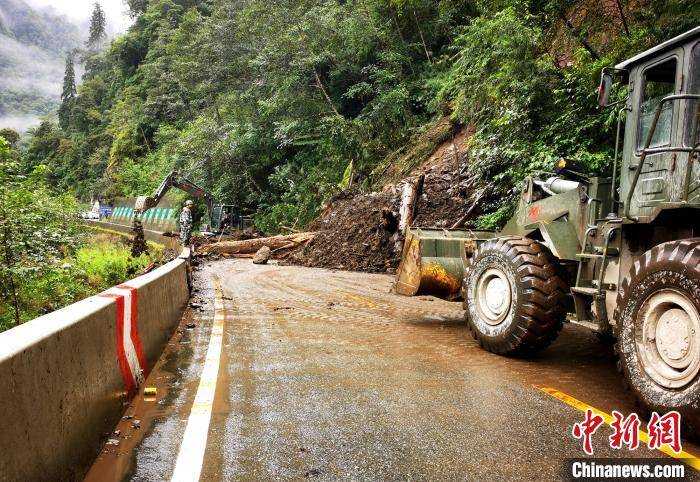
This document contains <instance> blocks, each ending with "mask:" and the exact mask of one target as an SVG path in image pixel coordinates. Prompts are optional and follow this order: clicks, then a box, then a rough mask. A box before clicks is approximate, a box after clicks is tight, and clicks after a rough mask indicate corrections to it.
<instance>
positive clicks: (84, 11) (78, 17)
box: [25, 0, 131, 37]
mask: <svg viewBox="0 0 700 482" xmlns="http://www.w3.org/2000/svg"><path fill="white" fill-rule="evenodd" d="M25 1H26V2H27V3H28V4H30V5H33V6H38V7H53V8H54V10H56V11H58V12H59V13H62V14H63V15H65V16H66V17H68V18H69V19H70V20H72V21H74V22H75V23H78V24H81V25H87V23H88V21H89V20H90V15H91V14H92V6H93V4H94V3H95V0H25ZM99 3H100V5H102V9H103V10H104V11H105V15H106V16H107V32H108V33H109V34H110V37H113V36H114V34H115V33H122V32H125V31H126V29H127V28H128V27H129V25H131V19H130V18H129V15H128V14H127V6H126V4H125V3H124V2H123V0H100V2H99Z"/></svg>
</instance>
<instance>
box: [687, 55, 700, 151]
mask: <svg viewBox="0 0 700 482" xmlns="http://www.w3.org/2000/svg"><path fill="white" fill-rule="evenodd" d="M688 93H689V94H700V42H698V43H696V44H695V47H693V51H692V52H691V55H690V88H689V89H688ZM698 103H699V102H698V101H697V100H690V101H688V115H687V116H686V117H687V118H688V127H687V129H686V138H685V145H686V146H691V144H692V143H693V131H692V129H693V116H696V115H700V112H698V111H697V110H696V109H697V108H698ZM695 122H696V124H695V125H696V126H697V127H696V129H697V131H698V133H697V137H696V138H695V139H696V140H695V142H700V118H698V119H697V120H696V121H695ZM691 147H692V146H691Z"/></svg>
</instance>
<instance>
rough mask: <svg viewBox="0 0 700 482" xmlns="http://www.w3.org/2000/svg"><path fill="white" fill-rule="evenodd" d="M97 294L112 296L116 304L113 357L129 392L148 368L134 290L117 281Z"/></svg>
mask: <svg viewBox="0 0 700 482" xmlns="http://www.w3.org/2000/svg"><path fill="white" fill-rule="evenodd" d="M99 296H102V297H104V298H112V299H113V300H114V301H115V303H116V304H117V360H118V362H119V370H120V371H121V373H122V378H123V379H124V385H125V387H126V390H127V391H128V392H129V393H130V394H131V393H133V392H134V391H135V390H136V389H137V388H138V387H139V386H140V385H141V384H143V381H144V380H145V378H146V373H147V371H148V367H147V361H146V356H145V355H144V352H143V346H142V345H141V338H140V337H139V326H138V296H137V290H136V288H134V287H132V286H128V285H119V286H115V287H114V288H110V289H108V290H107V291H104V292H103V293H100V294H99Z"/></svg>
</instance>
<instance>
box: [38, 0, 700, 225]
mask: <svg viewBox="0 0 700 482" xmlns="http://www.w3.org/2000/svg"><path fill="white" fill-rule="evenodd" d="M127 3H128V7H129V10H130V13H131V15H132V16H133V18H134V19H135V21H134V24H133V25H132V27H131V28H130V29H129V31H128V32H127V33H126V34H125V35H123V36H121V37H119V38H117V39H116V40H114V41H112V42H111V44H109V45H103V44H102V42H99V41H98V40H99V37H100V35H99V34H100V32H99V30H100V28H102V29H103V28H104V26H100V25H99V19H98V25H97V27H98V28H97V29H95V28H93V29H92V32H91V40H88V43H87V45H88V46H87V49H86V50H85V52H84V53H83V54H82V55H81V58H80V59H78V60H76V62H82V63H84V66H85V73H84V75H82V78H77V77H76V75H75V72H74V70H73V69H74V67H73V61H72V59H68V62H67V63H66V71H65V82H64V88H63V96H62V99H63V102H62V106H61V112H60V122H56V123H55V122H50V121H46V122H43V123H42V124H41V125H40V126H39V127H38V128H36V129H35V130H33V132H32V136H31V138H30V139H29V140H28V141H27V142H26V148H25V152H24V162H25V164H26V165H27V166H26V167H27V168H34V167H35V166H38V165H45V166H47V169H48V174H47V176H48V182H49V183H50V184H51V185H52V186H54V187H56V188H58V189H62V190H73V191H74V192H75V194H76V195H77V196H79V197H80V198H82V199H84V200H88V199H90V198H92V197H96V196H99V197H101V198H106V199H111V198H113V197H115V196H119V195H136V194H143V193H148V192H150V191H151V190H152V189H153V188H154V187H155V186H156V185H157V184H158V182H159V180H160V179H161V178H162V177H163V176H164V175H165V174H166V173H167V172H168V171H169V170H171V169H179V170H181V171H182V172H184V173H186V174H187V175H188V176H189V177H190V178H191V179H192V180H194V181H196V182H199V183H201V184H202V185H204V186H205V187H207V188H209V189H211V190H212V192H213V193H214V194H215V195H216V196H217V197H218V198H220V199H221V200H224V201H228V202H235V203H240V204H241V205H242V206H243V207H244V209H245V210H247V211H248V212H254V213H255V215H256V222H257V225H258V226H259V227H260V228H261V229H263V230H266V231H270V232H274V231H276V230H277V229H278V227H279V226H281V225H287V226H301V225H303V224H304V223H306V222H308V221H309V220H311V219H312V218H313V217H314V216H315V215H316V214H317V213H318V210H319V208H320V206H321V205H322V203H323V202H324V201H325V200H326V199H328V198H329V197H330V196H332V195H333V194H334V193H336V192H337V191H338V190H339V189H340V188H341V187H342V188H346V187H347V184H348V183H347V182H345V183H342V181H343V179H344V176H345V179H346V181H347V179H348V172H349V171H350V170H352V176H351V177H350V179H351V180H352V188H353V189H359V190H370V189H372V188H376V187H377V185H378V184H380V183H381V182H382V179H381V175H380V174H379V173H378V169H377V167H378V166H381V165H383V163H384V162H385V160H386V159H388V158H389V159H390V158H391V156H392V155H395V154H396V153H397V152H401V150H403V149H406V148H407V146H410V145H411V144H412V143H414V142H416V141H417V139H419V138H420V136H421V134H422V133H424V132H426V131H428V130H429V129H431V127H433V126H434V125H436V123H438V122H440V121H442V122H444V119H446V118H447V119H449V120H450V122H451V123H452V125H454V126H460V125H470V126H472V127H473V131H474V132H475V134H474V136H473V137H472V138H471V139H470V141H469V158H470V159H469V161H470V170H471V171H472V173H471V174H472V175H473V176H474V177H475V179H476V180H477V183H478V184H480V185H481V186H482V187H486V188H487V189H489V190H490V191H491V192H492V194H493V195H492V196H491V198H492V199H499V198H503V197H504V196H506V197H508V196H511V190H512V187H513V186H514V185H515V183H516V182H518V181H519V180H520V179H521V178H522V177H523V176H524V175H525V174H526V173H529V172H534V171H538V170H541V169H546V168H548V167H549V166H550V165H551V162H552V160H553V159H556V158H557V157H559V156H562V155H565V156H570V157H575V158H577V159H580V160H581V161H583V162H585V163H587V164H588V166H589V167H590V169H591V170H592V171H604V170H605V169H607V168H608V166H609V159H610V154H611V142H612V138H613V135H612V129H613V127H614V126H613V124H614V113H612V112H602V113H601V112H600V111H598V110H596V107H595V105H596V104H595V89H596V85H597V82H598V78H599V73H600V69H601V68H602V67H603V66H608V65H612V64H614V63H615V62H616V61H618V60H620V59H623V58H625V57H628V56H630V55H631V54H634V53H637V52H639V51H642V50H644V49H646V48H648V47H650V46H652V45H654V44H656V43H658V42H660V41H663V40H665V39H668V38H670V37H672V36H674V35H677V34H679V33H681V32H683V31H685V30H688V29H689V28H692V27H694V26H697V25H699V24H700V5H699V4H698V2H697V1H693V0H687V1H684V0H667V1H661V0H647V1H641V2H630V1H629V0H610V1H608V0H605V1H586V2H573V1H568V0H543V1H536V0H535V1H521V0H503V1H496V2H486V1H482V0H433V1H428V0H388V1H378V0H325V1H318V0H294V1H291V0H280V1H276V2H269V1H263V0H199V1H198V0H128V1H127ZM103 20H104V19H102V21H103ZM94 21H95V19H94V18H93V27H95V24H94ZM94 36H96V38H93V37H94ZM76 84H77V85H76ZM508 210H509V205H508V203H504V202H502V200H499V201H498V203H494V205H493V206H488V207H487V208H486V209H485V211H486V212H487V213H490V214H486V215H484V216H482V217H481V218H480V221H479V222H480V224H481V225H482V226H495V225H498V224H499V223H501V222H502V221H503V219H504V218H505V216H506V215H507V213H508Z"/></svg>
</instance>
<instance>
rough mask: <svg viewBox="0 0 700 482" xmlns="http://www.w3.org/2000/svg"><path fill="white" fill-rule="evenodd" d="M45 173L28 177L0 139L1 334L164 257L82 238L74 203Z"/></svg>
mask: <svg viewBox="0 0 700 482" xmlns="http://www.w3.org/2000/svg"><path fill="white" fill-rule="evenodd" d="M5 134H8V132H5ZM15 140H16V137H15ZM45 172H46V169H45V167H44V166H41V165H39V166H35V167H34V168H33V169H32V170H31V171H27V170H26V169H25V167H24V166H23V165H22V162H21V161H20V156H19V155H18V154H17V152H16V151H12V150H10V146H9V144H8V143H7V141H6V140H5V138H4V137H0V331H2V330H5V329H7V328H10V327H12V326H15V325H18V324H20V323H23V322H25V321H27V320H30V319H32V318H35V317H37V316H39V315H42V314H44V313H48V312H50V311H53V310H55V309H58V308H60V307H62V306H65V305H67V304H70V303H73V302H75V301H78V300H80V299H82V298H84V297H86V296H89V295H92V294H95V293H97V292H99V291H101V290H104V289H106V288H108V287H110V286H113V285H115V284H118V283H120V282H123V281H125V280H127V279H129V278H131V277H133V276H134V275H136V274H138V273H141V272H142V271H143V269H144V267H146V266H148V265H149V264H151V263H153V262H157V261H159V260H160V259H161V258H162V256H163V253H162V251H161V250H159V249H158V248H156V247H155V246H151V248H150V252H149V254H143V255H141V256H140V257H138V258H132V257H131V254H130V249H131V248H130V246H129V245H128V238H124V237H121V236H117V237H116V238H115V237H114V236H112V235H102V234H99V235H94V234H93V235H90V236H87V235H85V233H84V231H85V230H84V228H82V229H81V227H80V226H79V225H78V222H77V219H76V217H75V213H76V212H77V211H78V205H77V203H76V201H75V199H74V198H73V197H72V196H71V195H70V194H65V193H63V194H58V193H56V192H55V191H54V190H52V189H51V188H49V187H47V186H46V182H45Z"/></svg>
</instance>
